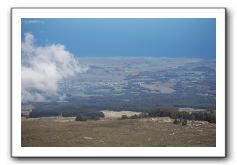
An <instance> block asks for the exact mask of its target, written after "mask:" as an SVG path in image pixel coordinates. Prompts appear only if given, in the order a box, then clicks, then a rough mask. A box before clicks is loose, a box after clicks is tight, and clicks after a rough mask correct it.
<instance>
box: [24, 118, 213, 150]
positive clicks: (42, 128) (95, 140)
mask: <svg viewBox="0 0 237 165" xmlns="http://www.w3.org/2000/svg"><path fill="white" fill-rule="evenodd" d="M215 145H216V125H215V124H210V123H208V122H205V121H202V122H201V121H192V122H190V121H188V124H187V125H186V126H182V125H175V124H173V122H172V120H171V119H170V118H168V117H164V118H161V117H160V118H146V119H126V120H116V119H114V120H97V121H86V122H80V121H74V119H73V118H56V117H55V118H35V119H22V146H23V147H56V146H57V147H96V146H101V147H136V146H137V147H185V146H188V147H194V146H195V147H197V146H198V147H201V146H202V147H209V146H213V147H214V146H215Z"/></svg>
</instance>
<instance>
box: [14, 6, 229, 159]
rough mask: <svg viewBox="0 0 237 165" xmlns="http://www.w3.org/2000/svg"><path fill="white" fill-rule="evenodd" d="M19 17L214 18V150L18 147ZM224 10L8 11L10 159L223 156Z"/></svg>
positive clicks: (212, 148)
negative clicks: (9, 16)
mask: <svg viewBox="0 0 237 165" xmlns="http://www.w3.org/2000/svg"><path fill="white" fill-rule="evenodd" d="M21 18H216V107H217V109H216V121H217V122H216V147H21V83H20V82H21ZM225 37H226V36H225V8H12V50H11V51H12V146H11V147H12V153H11V154H12V157H226V129H225V126H226V117H225V116H226V81H225V80H226V73H225V72H226V69H225V68H226V66H225V64H226V55H225V53H226V52H225Z"/></svg>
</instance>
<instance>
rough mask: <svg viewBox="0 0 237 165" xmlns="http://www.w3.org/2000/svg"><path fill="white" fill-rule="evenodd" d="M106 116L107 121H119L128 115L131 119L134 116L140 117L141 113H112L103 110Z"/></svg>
mask: <svg viewBox="0 0 237 165" xmlns="http://www.w3.org/2000/svg"><path fill="white" fill-rule="evenodd" d="M101 112H102V113H103V114H104V118H105V119H119V118H121V117H122V115H126V116H127V117H131V116H133V115H139V114H141V112H133V111H110V110H103V111H101Z"/></svg>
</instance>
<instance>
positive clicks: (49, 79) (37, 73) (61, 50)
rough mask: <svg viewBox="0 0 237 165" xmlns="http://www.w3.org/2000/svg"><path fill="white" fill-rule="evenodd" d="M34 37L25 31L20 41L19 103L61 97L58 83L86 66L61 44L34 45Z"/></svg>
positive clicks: (84, 69) (82, 70)
mask: <svg viewBox="0 0 237 165" xmlns="http://www.w3.org/2000/svg"><path fill="white" fill-rule="evenodd" d="M34 41H35V38H34V36H33V35H32V34H31V33H26V34H25V38H24V41H23V42H22V46H21V49H22V64H21V95H22V102H23V103H26V102H31V101H33V102H43V101H46V100H50V99H51V98H58V99H60V98H62V95H60V94H59V84H58V83H59V82H60V81H62V80H64V79H67V78H69V77H72V76H75V75H77V74H78V73H82V72H85V71H87V69H88V68H87V67H85V66H82V65H80V64H79V62H78V60H77V59H75V58H74V56H73V55H72V54H71V53H70V52H69V51H67V50H66V49H65V47H64V45H61V44H52V45H47V46H36V45H35V44H34Z"/></svg>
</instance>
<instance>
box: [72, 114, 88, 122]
mask: <svg viewBox="0 0 237 165" xmlns="http://www.w3.org/2000/svg"><path fill="white" fill-rule="evenodd" d="M75 120H76V121H87V120H88V117H86V116H83V115H78V116H77V117H76V119H75Z"/></svg>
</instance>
